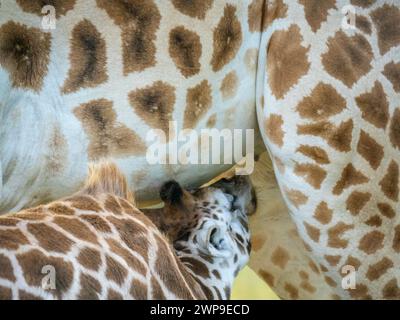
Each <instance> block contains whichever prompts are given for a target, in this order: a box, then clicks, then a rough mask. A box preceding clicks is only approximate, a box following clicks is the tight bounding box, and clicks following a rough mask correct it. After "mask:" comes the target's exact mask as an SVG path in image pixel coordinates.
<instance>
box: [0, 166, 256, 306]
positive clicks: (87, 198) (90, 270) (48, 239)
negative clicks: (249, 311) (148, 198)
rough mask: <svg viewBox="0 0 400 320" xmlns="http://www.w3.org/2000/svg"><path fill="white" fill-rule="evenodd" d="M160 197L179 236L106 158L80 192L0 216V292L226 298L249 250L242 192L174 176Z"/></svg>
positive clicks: (8, 295)
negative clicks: (139, 204)
mask: <svg viewBox="0 0 400 320" xmlns="http://www.w3.org/2000/svg"><path fill="white" fill-rule="evenodd" d="M246 188H248V186H246ZM248 190H250V189H248ZM243 196H246V199H249V197H248V196H247V195H246V192H245V193H243ZM161 197H162V199H163V200H164V201H165V206H166V208H168V210H169V211H168V212H173V210H174V208H175V210H176V211H177V212H175V217H177V218H180V220H181V222H182V223H181V225H180V226H179V230H180V232H179V233H176V234H175V235H174V236H175V237H176V238H175V239H173V241H172V243H171V241H170V240H168V239H167V238H166V237H165V236H164V234H163V233H162V232H161V231H160V230H159V229H158V228H157V227H156V225H155V224H153V223H152V222H151V220H150V219H149V218H147V217H146V216H145V215H144V214H143V213H142V212H140V211H139V210H138V209H137V208H136V207H135V205H134V202H133V197H132V194H131V193H130V191H129V188H128V186H127V183H126V180H125V177H124V176H123V175H122V174H121V173H120V172H119V170H118V169H117V167H116V166H115V165H114V164H111V163H106V162H103V163H100V164H97V165H95V166H94V167H92V170H90V176H89V178H88V180H87V182H86V185H85V187H84V188H83V190H81V191H80V192H78V193H77V194H75V195H73V196H70V197H68V198H65V199H63V200H59V201H56V202H52V203H49V204H47V205H43V206H39V207H36V208H32V209H28V210H24V211H21V212H18V213H10V214H6V215H4V216H2V217H0V299H28V300H33V299H228V298H229V296H230V289H231V286H232V283H233V280H234V278H235V276H236V274H237V273H238V272H239V271H240V269H241V268H243V267H244V265H246V263H247V262H248V257H249V250H250V245H249V237H250V236H249V230H248V227H247V215H246V212H244V211H242V210H239V209H237V208H236V207H235V205H234V203H235V200H236V201H237V200H238V199H237V198H234V196H232V195H230V194H226V193H224V192H223V191H222V190H221V189H219V188H215V187H208V188H205V189H201V190H198V191H196V192H192V193H189V192H188V191H186V190H183V189H182V188H181V187H180V185H179V184H178V183H177V182H168V183H166V184H165V185H164V186H163V188H162V190H161ZM169 236H170V239H171V237H172V234H169ZM49 270H50V272H54V273H53V276H54V278H52V277H51V274H49V278H47V277H46V275H47V274H48V273H47V272H48V271H49ZM51 270H53V271H51ZM44 278H46V280H45V281H44V280H43V279H44ZM52 280H54V283H53V284H52V282H51V281H52ZM43 281H44V282H43Z"/></svg>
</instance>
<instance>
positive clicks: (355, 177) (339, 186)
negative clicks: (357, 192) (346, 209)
mask: <svg viewBox="0 0 400 320" xmlns="http://www.w3.org/2000/svg"><path fill="white" fill-rule="evenodd" d="M368 180H369V179H368V178H367V177H366V176H365V175H364V174H363V173H362V172H360V171H358V170H356V168H354V166H353V165H352V164H351V163H349V164H348V165H347V166H346V167H345V168H344V169H343V171H342V175H341V177H340V180H339V181H338V182H337V183H336V185H335V187H334V188H333V194H335V195H339V194H342V192H343V191H344V190H345V189H347V188H349V187H350V186H354V185H357V184H363V183H365V182H368Z"/></svg>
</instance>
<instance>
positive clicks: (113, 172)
mask: <svg viewBox="0 0 400 320" xmlns="http://www.w3.org/2000/svg"><path fill="white" fill-rule="evenodd" d="M80 193H81V194H87V195H91V196H97V195H100V194H104V193H111V194H113V195H115V196H118V197H121V198H124V199H126V200H128V201H129V202H130V203H132V204H135V198H134V194H133V192H132V191H131V190H130V189H129V186H128V182H127V181H126V178H125V176H124V175H123V173H122V172H121V171H120V170H119V169H118V167H117V166H116V165H115V163H114V162H112V161H109V160H100V161H97V162H92V163H90V164H89V174H88V177H87V178H86V182H85V186H84V188H83V190H82V191H81V192H80Z"/></svg>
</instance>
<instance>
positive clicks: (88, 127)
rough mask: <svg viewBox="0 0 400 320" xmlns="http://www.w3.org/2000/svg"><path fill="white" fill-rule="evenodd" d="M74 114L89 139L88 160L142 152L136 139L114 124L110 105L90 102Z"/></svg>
mask: <svg viewBox="0 0 400 320" xmlns="http://www.w3.org/2000/svg"><path fill="white" fill-rule="evenodd" d="M74 114H75V116H76V117H77V118H78V119H79V120H80V121H81V122H82V125H83V129H84V131H85V133H86V134H87V135H88V136H89V140H90V141H89V147H88V154H89V158H90V159H91V160H96V159H99V158H101V157H106V156H129V155H134V154H142V153H143V152H144V151H145V145H144V143H143V141H142V140H141V139H140V137H139V136H138V135H137V134H136V133H135V132H133V131H132V130H131V129H129V128H128V127H126V126H125V125H123V124H121V123H119V122H117V114H116V113H115V111H114V110H113V102H112V101H109V100H106V99H99V100H92V101H90V102H88V103H84V104H81V105H80V106H79V107H77V108H75V109H74Z"/></svg>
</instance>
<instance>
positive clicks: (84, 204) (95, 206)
mask: <svg viewBox="0 0 400 320" xmlns="http://www.w3.org/2000/svg"><path fill="white" fill-rule="evenodd" d="M65 201H68V202H70V203H71V206H72V207H74V208H76V209H78V210H85V211H94V212H100V211H103V209H102V208H101V206H100V204H99V203H98V202H97V201H96V200H95V199H93V198H92V197H89V196H73V197H71V198H67V199H65Z"/></svg>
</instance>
